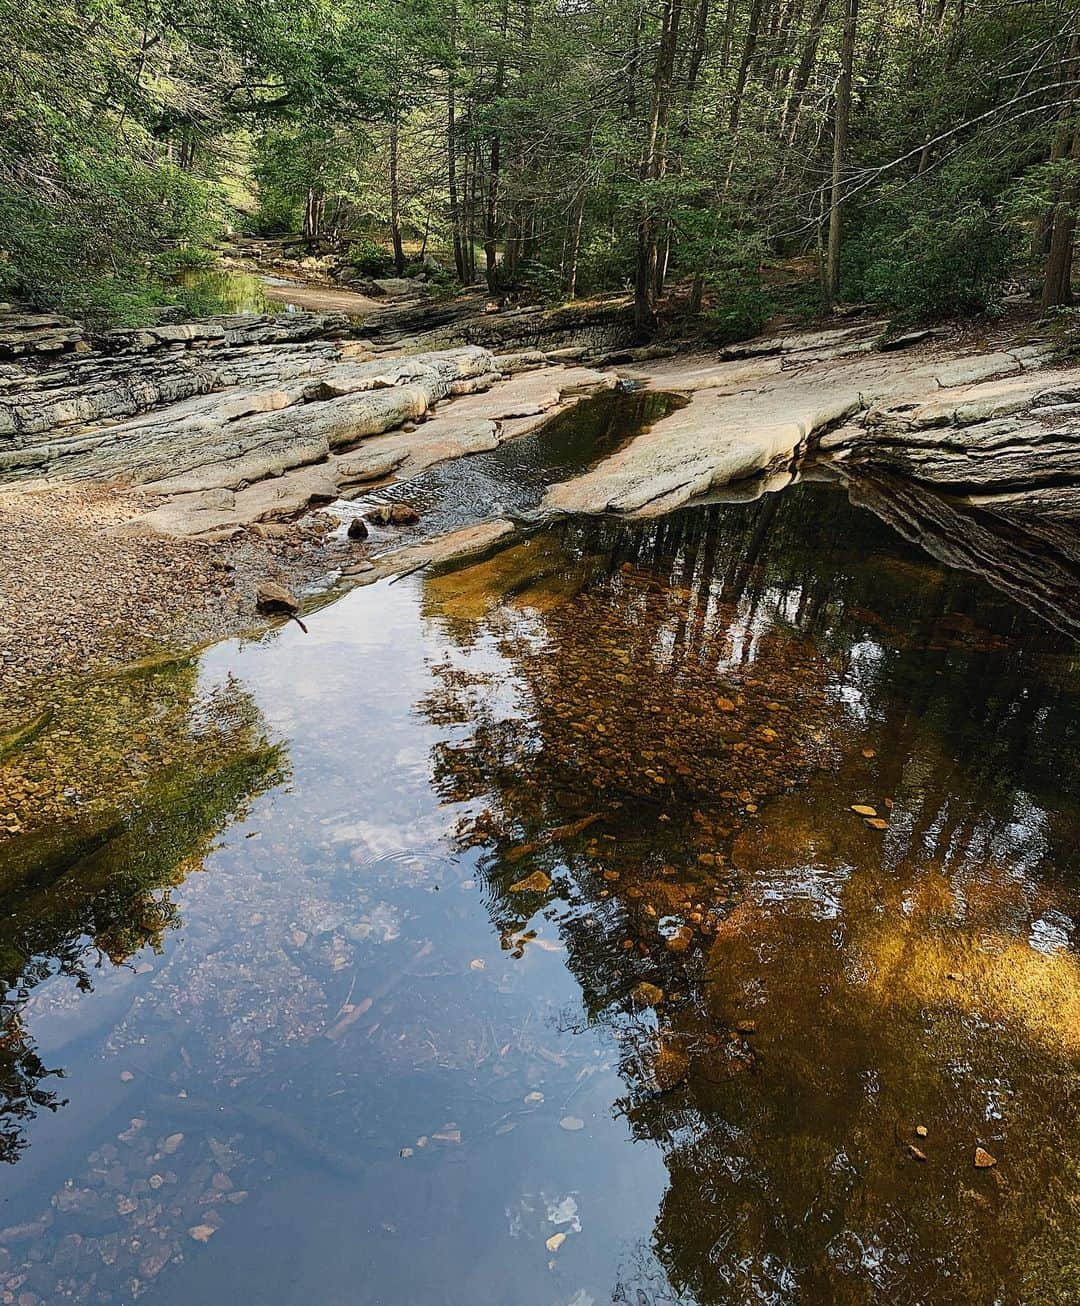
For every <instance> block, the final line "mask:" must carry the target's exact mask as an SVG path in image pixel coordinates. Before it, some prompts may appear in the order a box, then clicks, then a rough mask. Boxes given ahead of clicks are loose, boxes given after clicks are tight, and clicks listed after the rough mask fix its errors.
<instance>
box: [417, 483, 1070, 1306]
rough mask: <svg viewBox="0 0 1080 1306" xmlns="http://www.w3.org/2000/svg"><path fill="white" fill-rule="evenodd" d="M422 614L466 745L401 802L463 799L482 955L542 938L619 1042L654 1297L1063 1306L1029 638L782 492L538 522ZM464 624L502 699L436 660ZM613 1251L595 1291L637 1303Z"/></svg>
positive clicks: (1063, 923)
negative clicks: (508, 677)
mask: <svg viewBox="0 0 1080 1306" xmlns="http://www.w3.org/2000/svg"><path fill="white" fill-rule="evenodd" d="M823 503H828V505H829V507H828V517H827V520H828V522H829V528H830V536H831V539H830V547H829V549H828V566H826V567H823V566H822V547H821V530H822V523H823V520H825V519H826V517H825V514H824V513H823V511H822V508H823ZM560 554H561V563H560V561H559V555H560ZM427 592H428V596H429V600H430V612H431V613H432V617H433V619H434V620H437V621H439V622H441V623H442V625H443V627H444V629H445V630H446V632H447V634H448V635H449V636H450V637H451V638H452V639H453V640H454V641H455V643H456V644H457V646H458V649H459V650H460V654H459V655H458V656H456V657H453V658H449V659H447V661H446V663H445V664H444V667H443V668H442V681H443V684H442V688H441V689H440V691H439V692H438V693H436V694H435V695H434V696H433V698H432V700H431V702H430V704H429V705H428V710H429V711H431V712H433V713H435V714H436V715H437V716H438V718H439V719H440V720H446V721H458V722H462V723H467V728H468V730H469V732H470V733H469V735H468V739H467V741H466V742H464V743H463V742H461V741H457V740H455V741H454V742H452V743H447V744H446V745H444V746H441V747H440V748H439V749H438V750H437V751H436V756H435V765H434V772H435V775H436V778H437V780H438V782H439V783H440V784H441V786H442V790H443V792H444V793H445V794H447V796H450V797H453V798H455V799H458V800H461V799H466V798H467V799H472V800H474V801H478V802H482V804H483V806H482V809H481V810H480V812H479V813H478V815H477V816H476V817H475V818H474V819H472V820H470V822H469V823H468V824H467V826H466V828H464V829H463V831H462V837H463V839H464V840H465V841H467V842H469V843H473V842H478V843H481V844H482V845H483V846H484V847H485V848H487V849H489V850H490V851H489V852H488V854H487V856H486V858H485V860H484V862H483V867H484V875H485V878H486V881H487V883H488V885H489V889H490V892H491V895H492V913H493V917H494V920H495V922H496V924H497V925H498V927H499V929H500V931H501V932H502V934H503V937H504V938H507V939H510V940H511V941H517V940H521V939H527V937H528V930H529V929H530V927H531V926H535V922H536V920H537V919H538V917H537V913H538V914H539V916H540V917H545V916H546V917H547V918H549V919H551V920H557V921H558V925H559V929H560V932H561V934H562V937H563V938H564V940H565V941H566V945H567V949H568V965H569V966H570V967H571V968H572V969H573V971H574V973H575V975H576V976H577V978H578V980H579V982H580V984H581V986H582V992H583V997H584V1002H585V1007H586V1009H587V1011H588V1012H589V1013H590V1015H591V1016H592V1017H593V1018H594V1019H595V1018H599V1019H602V1020H605V1021H610V1022H611V1023H612V1024H613V1026H614V1027H615V1028H616V1029H617V1030H618V1034H619V1038H620V1046H621V1049H622V1052H621V1063H620V1068H621V1073H622V1075H623V1077H624V1080H625V1083H626V1093H625V1095H624V1096H623V1098H622V1099H621V1104H620V1109H621V1110H623V1111H625V1112H626V1114H627V1118H628V1120H629V1122H630V1124H631V1127H632V1130H633V1132H634V1135H635V1136H636V1137H638V1138H640V1139H643V1140H645V1139H647V1140H649V1141H650V1142H651V1143H653V1144H655V1145H657V1146H658V1147H660V1148H661V1149H662V1151H663V1153H664V1156H665V1162H666V1165H667V1167H668V1171H669V1176H670V1178H669V1183H668V1188H667V1192H666V1193H665V1195H664V1197H663V1199H662V1202H661V1206H660V1213H659V1219H658V1222H657V1225H656V1229H655V1231H654V1237H653V1240H652V1246H651V1254H652V1257H653V1258H655V1261H656V1262H658V1263H659V1265H660V1266H662V1267H663V1270H664V1272H665V1273H666V1276H667V1280H668V1288H667V1290H668V1291H669V1292H674V1294H675V1296H676V1297H677V1299H678V1300H680V1301H681V1300H687V1301H695V1302H731V1301H746V1300H775V1301H781V1300H795V1299H797V1300H812V1301H818V1300H821V1301H826V1300H828V1301H852V1302H861V1301H868V1300H877V1299H879V1298H880V1297H887V1298H888V1299H889V1300H916V1299H918V1300H927V1299H933V1300H944V1299H946V1298H948V1299H949V1300H953V1299H955V1300H965V1301H966V1300H984V1299H989V1297H990V1296H992V1295H993V1294H994V1292H995V1291H997V1290H999V1289H1001V1288H1004V1289H1005V1290H1006V1291H1007V1293H1008V1294H1009V1299H1012V1297H1013V1294H1019V1297H1020V1299H1023V1300H1039V1299H1043V1297H1042V1296H1040V1294H1045V1299H1046V1300H1061V1299H1063V1298H1062V1296H1061V1293H1062V1292H1063V1291H1064V1290H1065V1287H1066V1285H1068V1284H1070V1283H1071V1282H1072V1281H1071V1278H1070V1276H1071V1274H1072V1273H1073V1270H1072V1266H1073V1265H1074V1264H1075V1260H1074V1259H1073V1257H1074V1255H1075V1251H1076V1249H1075V1248H1074V1247H1072V1246H1071V1245H1070V1246H1069V1248H1068V1249H1067V1250H1064V1251H1063V1249H1062V1246H1061V1243H1060V1236H1054V1237H1051V1238H1046V1237H1045V1236H1044V1235H1045V1233H1046V1231H1048V1230H1051V1229H1056V1230H1058V1231H1060V1230H1061V1229H1062V1228H1063V1227H1068V1225H1069V1222H1070V1221H1071V1220H1072V1218H1073V1217H1074V1216H1075V1214H1076V1212H1075V1209H1074V1202H1075V1195H1074V1194H1075V1190H1074V1188H1073V1181H1074V1179H1075V1176H1074V1175H1073V1173H1072V1170H1071V1167H1069V1166H1066V1167H1065V1168H1064V1172H1063V1167H1062V1157H1063V1156H1067V1155H1070V1154H1071V1153H1072V1151H1073V1150H1074V1149H1075V1144H1076V1141H1077V1140H1076V1135H1075V1123H1074V1120H1075V1117H1074V1116H1073V1114H1072V1112H1071V1111H1069V1109H1068V1105H1067V1104H1068V1101H1069V1100H1070V1098H1071V1096H1072V1095H1073V1093H1075V1091H1076V1087H1077V1082H1078V1081H1077V1078H1076V1068H1077V1064H1078V1063H1077V1058H1078V1055H1080V966H1078V963H1077V957H1076V953H1075V943H1076V939H1075V929H1076V926H1075V922H1076V920H1077V912H1078V910H1080V899H1078V896H1077V892H1076V886H1075V882H1074V878H1073V877H1074V876H1075V870H1076V864H1075V848H1076V846H1077V834H1078V829H1077V821H1076V809H1075V806H1074V803H1073V798H1074V795H1072V794H1071V793H1070V792H1069V791H1068V788H1067V785H1068V780H1067V777H1068V776H1070V775H1071V774H1073V767H1074V765H1075V759H1076V752H1077V749H1076V734H1075V713H1074V711H1073V709H1074V706H1075V698H1074V689H1075V681H1073V682H1072V685H1071V687H1070V688H1068V689H1066V688H1063V686H1062V684H1061V680H1060V677H1059V676H1058V675H1056V674H1053V672H1054V670H1056V661H1055V659H1056V658H1057V657H1058V656H1059V653H1058V650H1059V647H1060V646H1059V644H1058V642H1057V641H1056V640H1055V639H1054V637H1053V636H1051V635H1050V634H1048V633H1047V632H1046V631H1045V629H1044V628H1040V627H1038V626H1036V625H1034V624H1033V623H1031V622H1026V621H1024V620H1023V619H1022V618H1021V617H1019V615H1018V614H1017V613H1016V611H1015V610H1014V609H1010V608H1009V607H1008V606H1007V605H1005V604H995V602H994V601H993V599H992V598H991V596H990V595H989V594H988V592H987V591H985V590H982V589H980V588H976V587H973V586H972V585H971V584H970V582H969V581H967V580H965V579H963V578H962V577H960V576H956V575H954V574H950V573H943V572H941V571H940V570H938V569H936V568H934V567H931V566H930V565H928V564H927V563H926V561H925V559H924V558H923V556H922V555H920V554H919V553H917V552H915V551H914V550H912V551H907V550H904V549H903V548H900V547H898V546H897V544H896V542H895V540H894V539H893V538H892V537H890V536H888V535H886V534H885V533H884V532H883V531H880V530H875V529H874V528H873V526H872V524H871V523H869V522H868V521H867V519H865V518H863V517H861V516H859V515H857V514H856V513H854V512H853V511H852V510H851V509H850V508H847V507H846V506H845V505H843V504H842V503H841V502H840V501H839V498H838V496H837V495H836V494H835V493H832V494H827V492H825V491H823V490H816V491H814V490H811V489H810V487H804V489H803V490H801V491H799V492H797V493H795V494H787V495H784V496H774V497H771V498H768V499H765V500H763V501H760V502H759V503H758V504H756V505H755V506H754V507H753V508H752V509H751V510H750V511H745V510H730V509H729V510H723V509H714V510H710V511H709V512H705V513H703V512H700V511H699V512H691V513H685V514H682V515H680V516H678V517H675V518H671V519H667V520H665V521H663V522H662V523H660V524H659V525H655V526H650V527H647V528H645V529H641V528H628V527H619V526H612V525H607V524H604V525H595V524H594V525H590V526H585V527H580V526H567V527H565V528H564V529H563V531H562V535H561V538H560V539H559V541H558V543H556V542H555V541H553V539H552V538H550V537H548V538H545V539H543V540H541V541H530V542H528V543H526V544H523V545H519V546H517V547H516V548H511V549H509V550H506V551H504V552H503V553H501V554H500V555H498V556H496V557H495V558H494V559H492V560H490V561H488V562H487V563H485V564H482V565H481V566H480V567H472V568H470V569H469V570H468V572H466V573H465V574H464V575H463V574H461V573H455V574H452V575H448V576H444V577H442V578H438V579H435V580H432V581H430V582H429V583H428V585H427ZM506 592H510V593H511V594H512V595H513V599H512V600H511V601H510V603H506V602H505V601H503V602H493V601H492V598H491V596H492V595H494V594H500V593H502V594H505V593H506ZM485 596H486V603H485ZM478 627H484V628H486V629H487V630H488V631H490V632H492V633H493V634H494V635H495V637H496V638H497V639H498V641H499V647H500V650H501V652H502V654H503V656H504V657H505V658H506V659H507V660H508V661H509V662H510V663H511V665H512V666H513V668H514V673H515V678H516V694H515V696H514V697H513V699H509V698H507V696H506V694H505V691H504V692H502V693H499V694H497V693H495V692H494V690H495V688H496V686H497V684H498V680H499V678H498V677H497V676H496V677H485V676H483V675H478V674H476V672H475V671H474V670H473V669H472V668H471V666H470V656H469V654H470V651H471V650H472V649H473V648H474V647H475V646H476V644H477V639H478ZM1048 671H1049V672H1050V673H1051V674H1047V673H1048ZM853 807H858V808H859V809H860V811H853V810H852V808H853ZM586 822H587V824H586ZM530 870H533V871H534V873H535V872H536V871H539V872H540V874H539V877H538V878H536V879H535V881H533V882H530V881H528V880H526V879H525V876H526V873H527V872H528V871H530ZM548 882H550V884H551V888H550V890H548V889H547V888H546V887H545V885H546V883H548ZM526 886H527V887H526ZM567 902H569V904H570V905H571V908H572V910H571V911H570V912H569V913H568V912H567V911H566V908H565V904H566V903H567ZM643 995H644V996H643ZM643 1007H645V1008H652V1009H654V1010H655V1016H651V1015H650V1016H643V1014H642V1008H643ZM1051 1101H1053V1102H1055V1103H1060V1104H1061V1109H1060V1110H1059V1109H1056V1108H1055V1109H1051V1110H1048V1109H1047V1104H1048V1102H1051ZM976 1146H982V1147H984V1148H986V1149H989V1150H990V1151H991V1153H992V1154H993V1156H994V1157H995V1158H996V1159H997V1160H998V1162H999V1165H998V1166H997V1167H993V1168H991V1169H989V1170H985V1171H980V1170H977V1169H976V1168H974V1165H973V1156H974V1149H975V1147H976ZM1003 1227H1005V1228H1008V1229H1009V1230H1010V1236H1008V1237H1005V1238H1003V1237H1002V1236H1001V1230H1002V1228H1003ZM1018 1247H1020V1248H1022V1249H1023V1250H1022V1253H1021V1254H1020V1256H1019V1257H1017V1248H1018ZM644 1259H645V1263H646V1264H645V1265H644V1266H643V1267H642V1268H641V1269H640V1272H639V1274H640V1277H639V1279H637V1280H635V1279H634V1277H633V1276H631V1278H630V1279H629V1280H627V1279H626V1277H625V1275H624V1277H623V1279H622V1281H621V1288H620V1290H621V1291H622V1292H623V1294H624V1296H623V1297H622V1298H617V1299H622V1300H634V1297H633V1296H632V1295H630V1296H626V1295H625V1294H626V1293H627V1292H629V1291H630V1290H631V1289H633V1290H634V1291H636V1290H637V1287H639V1286H640V1287H641V1291H643V1292H646V1293H647V1294H648V1293H651V1292H652V1291H653V1290H654V1287H655V1284H654V1278H655V1270H650V1269H649V1268H648V1265H647V1263H648V1261H649V1259H650V1258H649V1257H648V1256H646V1257H645V1258H644ZM1047 1276H1049V1277H1047ZM1055 1276H1056V1277H1055Z"/></svg>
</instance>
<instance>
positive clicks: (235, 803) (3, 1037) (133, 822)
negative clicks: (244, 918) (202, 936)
mask: <svg viewBox="0 0 1080 1306" xmlns="http://www.w3.org/2000/svg"><path fill="white" fill-rule="evenodd" d="M197 674H198V673H197V667H196V663H195V660H194V659H192V658H187V659H179V660H177V661H174V662H166V663H164V664H162V665H160V666H156V667H154V666H151V667H147V668H146V669H144V670H137V671H135V672H133V673H129V674H126V675H123V676H118V677H114V678H113V679H110V680H104V681H101V682H99V683H98V684H96V685H93V686H89V687H86V688H85V689H84V690H83V691H82V692H79V691H76V690H71V691H69V692H68V694H67V695H64V694H60V695H58V697H57V699H56V701H55V703H54V705H53V709H52V714H51V718H50V721H49V724H48V726H47V728H46V729H45V730H44V732H43V734H42V735H41V736H40V737H38V738H36V739H35V740H34V741H33V742H32V743H31V744H30V745H28V746H27V747H25V748H24V749H20V750H18V751H16V752H15V753H14V754H13V755H12V756H10V757H8V758H7V759H5V763H4V766H3V771H2V778H3V791H2V792H3V803H4V805H5V806H7V805H13V804H18V803H20V802H22V803H25V802H26V800H27V798H31V799H32V800H33V802H32V806H29V807H28V808H26V809H25V810H26V823H27V825H31V826H32V827H36V828H30V829H27V830H26V832H25V833H24V834H23V835H22V837H21V838H18V839H12V840H8V841H7V842H5V843H3V844H0V981H2V985H3V998H2V1001H0V1160H4V1161H14V1160H16V1159H18V1156H19V1154H20V1153H21V1151H22V1149H23V1146H24V1144H25V1137H24V1132H23V1128H22V1125H23V1122H25V1121H27V1120H29V1119H32V1118H33V1116H34V1115H35V1113H36V1111H37V1110H38V1109H41V1108H48V1109H50V1110H55V1109H56V1108H57V1106H58V1105H60V1103H61V1098H60V1095H59V1092H58V1091H57V1090H56V1089H54V1088H52V1087H51V1086H50V1084H51V1082H52V1081H53V1080H54V1079H55V1077H57V1076H58V1075H61V1074H62V1072H61V1071H58V1070H49V1069H47V1068H46V1066H45V1064H44V1063H43V1062H42V1060H41V1058H40V1057H39V1056H38V1054H37V1052H36V1050H35V1047H34V1043H33V1040H32V1038H31V1036H30V1035H29V1033H28V1031H27V1016H28V1013H30V1012H33V1011H34V1009H35V1006H39V1005H40V1004H38V1003H37V1001H36V999H35V996H34V990H35V989H36V988H37V987H38V986H39V985H40V984H42V983H44V982H45V981H47V980H52V979H54V978H56V977H63V978H64V979H66V980H67V981H69V982H70V983H69V984H68V985H66V986H56V985H54V986H53V995H52V996H51V997H50V999H49V1000H48V1001H49V1002H50V1003H51V1004H54V1005H59V1006H61V1007H68V1008H69V1009H70V1004H71V1002H72V999H73V996H74V994H77V993H89V992H91V991H92V990H93V987H94V974H95V972H99V971H101V970H102V969H103V967H105V966H106V964H107V963H108V964H110V965H111V966H113V967H116V966H122V965H123V964H124V963H126V962H127V961H128V959H129V958H131V957H133V956H135V955H136V954H137V953H139V952H140V951H141V950H143V949H146V948H149V949H151V950H152V951H155V952H159V951H160V950H161V947H162V940H163V937H164V934H165V932H166V931H167V930H169V929H172V928H175V927H176V925H177V924H178V912H177V908H176V904H175V902H174V901H173V899H172V896H171V890H172V888H173V887H175V886H176V885H178V884H180V883H182V881H183V879H184V878H185V876H186V875H187V874H188V873H189V872H190V871H191V870H192V869H195V868H197V867H198V866H199V865H200V864H201V862H202V858H203V857H204V855H205V853H206V851H207V848H208V846H209V844H210V841H211V840H212V839H213V837H214V836H215V835H216V834H217V833H218V831H220V829H221V828H222V826H223V825H224V824H225V823H226V822H227V821H229V820H232V819H234V818H235V816H236V813H237V811H238V810H239V809H240V808H241V807H242V805H243V803H244V802H245V801H247V800H249V799H250V798H251V797H252V796H253V795H254V794H256V793H258V792H260V791H261V790H263V789H265V788H266V787H267V786H268V785H269V784H271V783H273V782H275V781H277V780H279V779H280V778H281V775H282V758H281V753H280V750H279V749H278V748H276V747H271V746H270V745H268V744H267V743H266V742H265V740H264V739H263V738H262V734H261V730H260V723H259V718H258V713H257V711H256V709H255V707H254V705H253V703H252V702H251V699H250V697H249V696H248V695H247V694H246V693H245V692H244V691H243V690H242V689H241V688H240V687H239V686H238V685H236V684H235V683H232V684H228V685H226V686H223V687H221V688H220V689H219V691H218V692H217V693H216V694H214V695H213V696H212V697H211V698H210V699H209V700H207V701H200V699H199V696H198V694H197V690H196V682H197ZM150 722H153V723H154V725H155V728H154V729H152V730H150V729H148V723H150ZM72 986H73V987H72ZM46 1081H50V1083H46Z"/></svg>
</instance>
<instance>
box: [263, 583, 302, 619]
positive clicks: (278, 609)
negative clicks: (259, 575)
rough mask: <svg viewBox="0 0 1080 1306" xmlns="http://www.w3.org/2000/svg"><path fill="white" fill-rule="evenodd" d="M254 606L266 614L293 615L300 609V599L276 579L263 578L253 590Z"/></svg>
mask: <svg viewBox="0 0 1080 1306" xmlns="http://www.w3.org/2000/svg"><path fill="white" fill-rule="evenodd" d="M255 607H256V608H257V609H258V610H259V611H260V612H263V613H265V614H266V615H267V616H275V615H281V614H284V615H286V616H290V617H291V616H293V615H294V614H295V613H297V612H299V611H300V601H299V599H297V598H296V596H295V595H294V594H293V593H292V591H291V590H288V589H286V588H285V586H284V585H279V584H278V583H277V581H272V580H265V581H263V582H262V584H261V585H260V586H259V588H258V589H257V590H256V591H255Z"/></svg>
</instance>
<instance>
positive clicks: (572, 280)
mask: <svg viewBox="0 0 1080 1306" xmlns="http://www.w3.org/2000/svg"><path fill="white" fill-rule="evenodd" d="M584 218H585V188H584V187H582V190H581V194H580V196H579V197H578V201H577V204H576V205H575V208H574V216H573V219H572V221H571V224H570V240H569V249H568V250H567V255H566V298H567V299H573V298H574V296H575V295H576V294H577V272H578V253H579V252H580V250H581V225H582V222H583V220H584Z"/></svg>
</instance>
